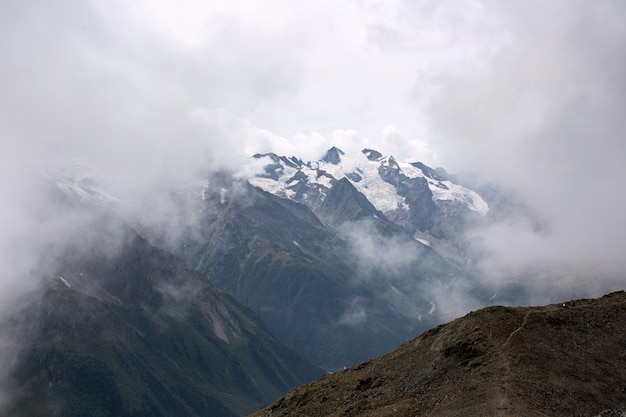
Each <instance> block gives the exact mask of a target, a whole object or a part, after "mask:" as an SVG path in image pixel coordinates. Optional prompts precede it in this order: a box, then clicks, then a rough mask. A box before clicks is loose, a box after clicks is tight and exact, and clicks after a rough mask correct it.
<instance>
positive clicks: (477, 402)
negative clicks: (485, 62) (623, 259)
mask: <svg viewBox="0 0 626 417" xmlns="http://www.w3.org/2000/svg"><path fill="white" fill-rule="evenodd" d="M625 407H626V293H624V292H618V293H612V294H609V295H606V296H604V297H602V298H600V299H595V300H577V301H571V302H566V303H563V304H554V305H548V306H545V307H516V308H506V307H488V308H485V309H482V310H479V311H476V312H472V313H470V314H468V315H466V316H465V317H462V318H460V319H457V320H455V321H453V322H450V323H447V324H444V325H441V326H439V327H437V328H435V329H432V330H430V331H428V332H426V333H424V334H422V335H421V336H419V337H417V338H415V339H414V340H412V341H410V342H408V343H406V344H404V345H402V346H401V347H400V348H398V349H397V350H395V351H394V352H391V353H389V354H387V355H385V356H382V357H379V358H377V359H374V360H371V361H367V362H364V363H361V364H359V365H357V366H354V367H352V368H349V369H346V370H343V371H340V372H336V373H334V374H330V375H327V376H324V377H323V378H321V379H320V380H318V381H316V382H314V383H312V384H309V385H305V386H302V387H300V388H297V389H295V390H293V391H291V392H290V393H289V394H288V395H287V396H285V397H284V398H282V399H281V400H279V401H277V402H275V403H274V404H272V405H270V406H268V407H267V408H265V409H264V410H262V411H259V412H258V413H256V414H254V415H253V416H255V417H262V416H274V417H277V416H363V417H365V416H368V417H382V416H439V417H441V416H449V417H452V416H464V417H466V416H481V417H485V416H525V417H528V416H553V417H558V416H563V417H565V416H567V417H571V416H581V417H583V416H584V417H593V416H599V415H602V416H605V415H620V416H621V415H624V414H623V412H624V411H626V408H625Z"/></svg>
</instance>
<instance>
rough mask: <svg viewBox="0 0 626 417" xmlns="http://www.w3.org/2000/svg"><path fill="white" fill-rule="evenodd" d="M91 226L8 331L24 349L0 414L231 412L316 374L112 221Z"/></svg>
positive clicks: (242, 312)
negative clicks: (85, 242)
mask: <svg viewBox="0 0 626 417" xmlns="http://www.w3.org/2000/svg"><path fill="white" fill-rule="evenodd" d="M94 227H96V230H94V233H93V236H95V237H96V239H97V241H96V242H95V243H94V244H93V246H92V247H90V248H89V250H87V251H85V250H82V249H81V248H80V245H81V244H82V243H81V241H79V242H77V243H76V244H77V245H78V246H75V247H73V248H69V249H68V250H67V252H66V253H65V254H64V255H63V257H62V260H61V263H60V266H59V267H58V269H57V270H56V271H55V272H54V273H53V274H51V275H50V277H48V279H47V284H46V285H45V287H44V289H43V290H42V291H43V292H42V293H41V294H39V296H38V297H35V296H32V297H31V298H30V300H31V301H30V302H29V303H27V304H25V305H24V307H23V309H22V310H21V311H20V312H19V314H15V315H14V317H13V318H11V319H9V320H5V321H4V322H3V323H2V326H1V330H2V332H3V334H6V332H10V333H12V334H13V335H14V336H15V335H18V336H19V337H18V340H19V341H20V346H19V348H18V349H17V351H16V352H15V356H14V360H13V364H12V368H11V371H10V374H11V380H10V382H9V387H8V390H9V392H10V394H11V395H12V396H11V398H12V400H13V401H12V402H11V403H10V404H8V405H5V407H4V409H0V414H1V415H12V416H29V417H30V416H63V417H68V416H87V415H89V416H96V415H97V416H128V417H130V416H145V417H148V416H150V417H160V416H205V415H215V416H236V415H243V414H246V413H249V412H251V411H252V410H254V409H257V408H258V407H260V406H262V405H263V404H264V403H268V402H269V401H271V400H273V399H275V398H276V397H278V396H279V395H280V394H281V393H284V392H286V391H287V390H288V389H289V388H290V387H292V386H295V385H297V384H300V383H302V382H305V381H307V380H311V379H313V378H314V377H317V376H319V375H320V374H321V370H319V369H318V368H316V367H314V366H312V365H310V364H309V363H307V362H306V361H304V360H303V359H302V358H300V357H299V356H297V355H296V354H294V353H293V352H292V351H290V350H289V349H287V348H285V347H284V346H283V345H281V344H280V343H278V342H277V341H276V340H275V339H274V338H273V337H272V336H270V335H269V334H268V333H267V331H266V330H265V329H264V327H263V326H262V325H261V324H260V322H259V321H258V320H257V319H256V318H255V316H253V315H252V313H251V312H250V311H249V310H247V309H246V308H245V307H243V306H242V305H241V304H239V303H238V302H236V301H235V300H234V299H233V298H231V297H230V296H228V295H226V294H224V293H221V292H219V291H217V290H216V289H215V288H214V287H213V286H212V285H210V284H209V283H208V282H207V281H206V279H205V278H204V277H202V276H201V275H199V274H197V273H195V272H193V271H191V270H189V269H187V268H186V267H185V266H184V264H183V262H182V261H181V260H180V259H179V258H177V257H175V256H173V255H171V254H169V253H167V252H164V251H162V250H158V249H155V248H154V247H152V246H150V245H149V244H148V243H147V242H146V241H145V240H143V239H142V238H140V237H139V236H137V235H136V234H135V233H134V232H133V231H132V230H130V229H128V228H127V227H125V226H124V225H123V224H121V222H120V221H119V220H117V218H116V217H115V216H113V215H108V214H107V215H102V216H99V217H97V218H96V220H95V221H94ZM118 240H119V241H120V242H122V243H120V246H119V247H115V248H112V247H111V246H110V244H111V242H113V241H118ZM33 300H35V301H33ZM18 318H19V320H18Z"/></svg>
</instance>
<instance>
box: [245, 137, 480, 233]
mask: <svg viewBox="0 0 626 417" xmlns="http://www.w3.org/2000/svg"><path fill="white" fill-rule="evenodd" d="M254 158H255V159H259V160H262V161H266V162H267V164H266V165H265V167H264V172H263V173H261V174H259V175H257V176H256V177H254V178H250V179H249V182H250V183H251V184H252V185H254V186H257V187H259V188H261V189H263V190H265V191H268V192H270V193H272V194H275V195H277V196H279V197H283V198H289V199H291V200H294V201H298V202H301V203H304V204H306V205H308V206H309V207H310V208H311V209H312V210H313V211H316V208H317V207H319V205H320V204H321V202H323V201H324V199H325V198H326V195H327V194H328V191H329V190H330V189H331V188H332V187H334V186H335V185H336V184H337V182H338V181H339V180H341V179H342V178H346V179H347V180H348V181H350V183H351V184H352V185H353V186H354V187H355V188H356V189H357V190H358V191H359V192H360V193H362V194H363V195H364V196H365V197H366V198H367V199H368V200H369V201H370V202H371V203H372V204H373V205H374V207H375V208H376V209H377V210H379V211H381V212H382V213H384V214H386V215H387V216H389V217H390V218H391V219H393V220H394V221H396V222H397V223H398V224H400V225H402V226H403V227H404V228H405V229H407V231H409V232H412V233H414V232H416V231H418V230H420V231H426V232H435V233H436V229H437V224H438V222H437V217H440V216H441V215H444V216H446V217H449V216H450V215H453V216H466V215H470V216H471V215H473V216H478V217H484V216H486V215H487V213H488V212H489V205H488V204H487V203H486V202H485V200H484V199H483V198H482V197H481V196H480V195H479V194H478V193H477V192H475V191H473V190H470V189H468V188H466V187H464V186H462V185H460V184H457V183H455V182H454V181H452V179H451V178H450V176H449V175H448V174H447V173H446V172H445V170H443V169H442V168H438V169H433V168H430V167H428V166H427V165H425V164H423V163H421V162H404V161H397V160H396V159H395V158H394V157H393V156H383V155H382V154H381V153H380V152H378V151H376V150H373V149H363V150H362V151H361V152H360V153H356V154H346V153H345V152H344V151H342V150H341V149H338V148H336V147H333V148H331V149H329V150H328V152H327V153H326V155H325V156H324V157H323V158H322V159H320V160H318V161H309V162H303V161H302V160H301V159H298V158H296V157H291V158H287V157H285V156H278V155H276V154H273V153H268V154H256V155H254Z"/></svg>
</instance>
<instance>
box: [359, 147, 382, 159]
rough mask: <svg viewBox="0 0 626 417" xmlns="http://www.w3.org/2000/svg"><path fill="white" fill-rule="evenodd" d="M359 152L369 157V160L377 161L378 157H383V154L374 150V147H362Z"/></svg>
mask: <svg viewBox="0 0 626 417" xmlns="http://www.w3.org/2000/svg"><path fill="white" fill-rule="evenodd" d="M361 152H363V154H364V155H365V156H366V157H367V159H369V160H370V161H377V160H379V159H380V158H382V157H383V154H381V153H380V152H378V151H375V150H374V149H368V148H365V149H363V150H362V151H361Z"/></svg>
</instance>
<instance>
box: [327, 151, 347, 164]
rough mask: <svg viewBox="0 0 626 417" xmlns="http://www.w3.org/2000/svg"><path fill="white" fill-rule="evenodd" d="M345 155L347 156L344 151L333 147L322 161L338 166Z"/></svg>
mask: <svg viewBox="0 0 626 417" xmlns="http://www.w3.org/2000/svg"><path fill="white" fill-rule="evenodd" d="M343 155H345V152H344V151H342V150H341V149H339V148H337V147H336V146H333V147H332V148H330V149H329V150H328V151H327V152H326V155H324V157H323V158H322V161H324V162H328V163H329V164H333V165H338V164H339V163H341V157H342V156H343Z"/></svg>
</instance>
